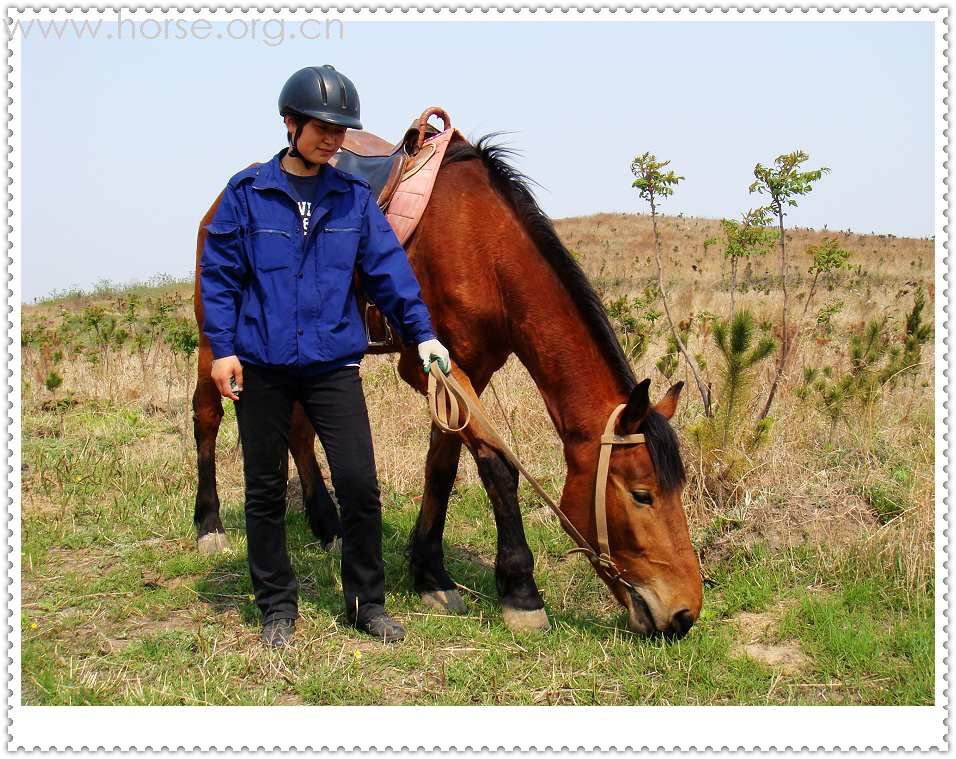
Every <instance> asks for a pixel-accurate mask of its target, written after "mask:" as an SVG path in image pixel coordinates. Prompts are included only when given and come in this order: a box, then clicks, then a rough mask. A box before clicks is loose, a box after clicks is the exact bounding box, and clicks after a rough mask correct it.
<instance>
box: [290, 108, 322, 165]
mask: <svg viewBox="0 0 956 759" xmlns="http://www.w3.org/2000/svg"><path fill="white" fill-rule="evenodd" d="M303 127H305V122H304V121H298V120H297V124H296V128H295V137H290V138H289V145H291V146H292V147H290V148H289V155H290V156H292V157H293V158H298V159H299V160H300V161H302V163H304V164H305V167H306V168H307V169H311V168H312V167H313V166H315V165H316V164H314V163H312V161H310V160H308V159H307V158H306V157H305V156H304V155H302V154H301V153H300V152H299V148H298V147H297V145H298V144H299V137H300V136H301V135H302V129H303Z"/></svg>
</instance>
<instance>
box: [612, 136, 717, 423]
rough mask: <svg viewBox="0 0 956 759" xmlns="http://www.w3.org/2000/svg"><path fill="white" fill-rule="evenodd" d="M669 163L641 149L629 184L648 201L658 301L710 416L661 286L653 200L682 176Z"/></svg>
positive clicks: (704, 393) (665, 194)
mask: <svg viewBox="0 0 956 759" xmlns="http://www.w3.org/2000/svg"><path fill="white" fill-rule="evenodd" d="M669 164H670V161H658V160H657V156H655V155H653V154H652V153H643V154H642V155H639V156H637V157H636V158H635V159H634V160H633V161H631V173H632V174H634V176H635V177H636V179H635V180H634V181H633V182H632V184H631V186H632V187H636V188H637V191H638V192H639V193H640V196H641V198H643V199H644V200H646V201H647V202H648V203H650V205H651V224H652V226H653V228H654V257H655V259H656V260H657V286H658V288H659V289H660V291H661V302H662V303H663V304H664V314H665V315H666V316H667V324H668V325H669V326H670V330H671V335H672V336H673V338H674V340H675V342H676V343H677V347H678V349H679V350H680V352H681V354H682V355H683V356H684V359H685V360H686V361H687V365H688V366H689V367H690V370H691V372H692V373H693V375H694V381H695V382H696V383H697V390H698V391H699V392H700V398H701V401H703V404H704V414H705V415H707V416H710V413H711V412H710V388H709V387H708V386H707V385H705V384H704V380H703V378H702V377H701V372H700V367H699V366H698V365H697V362H696V361H695V360H694V357H693V356H691V355H690V352H689V351H688V350H687V346H686V345H685V344H684V341H683V340H682V339H681V336H680V335H679V334H678V332H677V329H676V327H675V326H674V319H673V317H672V316H671V311H670V306H669V304H668V302H667V290H666V288H665V287H664V267H663V264H662V263H661V237H660V233H659V232H658V229H657V204H658V203H659V202H660V200H661V199H663V198H666V197H668V196H669V195H673V194H674V187H676V186H677V183H678V182H680V181H681V180H682V179H683V178H684V177H680V176H677V174H675V173H674V172H673V171H672V170H671V171H666V172H665V171H664V169H666V167H667V166H668V165H669Z"/></svg>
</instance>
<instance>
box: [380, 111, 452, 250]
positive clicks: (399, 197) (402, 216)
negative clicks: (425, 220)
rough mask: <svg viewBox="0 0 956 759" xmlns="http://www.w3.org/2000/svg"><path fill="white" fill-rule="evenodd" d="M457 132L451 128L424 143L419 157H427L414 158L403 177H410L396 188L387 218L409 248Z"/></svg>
mask: <svg viewBox="0 0 956 759" xmlns="http://www.w3.org/2000/svg"><path fill="white" fill-rule="evenodd" d="M457 131H458V130H457V129H456V128H455V127H450V128H448V129H446V130H445V131H443V132H439V133H438V134H436V135H434V136H432V137H429V138H428V139H427V140H425V141H424V143H423V144H422V149H421V151H420V152H419V155H424V156H425V158H424V159H423V160H422V161H421V162H419V161H416V160H415V159H414V158H413V159H412V160H410V161H409V162H408V164H407V166H406V169H405V173H404V175H403V176H404V177H406V178H404V179H402V181H401V182H400V183H399V185H398V187H396V188H395V193H394V194H393V195H392V199H391V200H390V201H389V203H388V205H387V206H386V207H385V216H386V217H387V218H388V221H389V223H390V224H391V225H392V229H394V230H395V234H396V236H397V237H398V241H399V242H400V243H401V244H402V245H405V243H406V242H407V241H408V239H409V238H410V237H411V236H412V233H413V232H414V231H415V229H416V227H418V223H419V222H420V221H421V220H422V216H423V215H424V213H425V208H426V207H427V206H428V200H429V198H431V196H432V188H434V186H435V178H436V177H437V176H438V169H439V167H440V166H441V161H442V158H443V157H444V155H445V149H446V148H447V147H448V143H449V142H450V141H451V138H452V136H453V135H454V134H455V132H457Z"/></svg>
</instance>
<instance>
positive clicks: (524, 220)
mask: <svg viewBox="0 0 956 759" xmlns="http://www.w3.org/2000/svg"><path fill="white" fill-rule="evenodd" d="M499 134H501V132H493V133H491V134H486V135H484V136H483V137H481V138H480V139H479V140H478V142H477V143H475V144H474V145H471V144H469V143H467V142H464V141H455V142H453V143H452V144H450V145H449V146H448V151H447V152H446V153H445V160H444V161H443V165H444V164H448V163H453V162H455V161H468V160H472V159H477V160H480V161H481V162H482V163H483V164H484V165H485V168H486V169H488V175H489V176H490V177H491V184H492V186H493V187H494V189H495V191H496V192H497V193H498V194H499V195H500V196H501V197H502V198H503V199H504V200H505V201H506V202H507V203H508V205H510V206H511V208H512V210H513V211H514V212H515V214H516V215H517V217H518V220H519V221H520V222H521V224H522V225H523V226H524V228H525V230H526V231H527V232H528V234H529V235H530V237H531V239H532V240H533V241H534V244H535V246H536V247H537V248H538V250H539V251H540V253H541V255H542V256H544V258H545V260H546V261H547V262H548V263H549V264H550V265H551V268H552V269H553V270H554V273H555V274H557V275H558V279H559V280H560V281H561V283H562V284H563V285H564V288H565V289H566V290H567V291H568V295H569V296H571V301H572V302H573V303H574V304H575V305H576V306H577V308H578V311H579V312H580V314H581V318H582V319H583V320H584V323H585V324H586V325H587V327H588V330H589V331H590V333H591V335H592V336H593V337H594V339H595V341H597V344H598V346H599V347H600V348H601V351H602V352H603V353H604V355H605V356H606V357H607V360H608V362H609V363H610V365H611V369H612V370H613V371H614V373H615V374H616V375H617V377H618V379H619V380H620V383H621V386H622V389H623V390H624V392H625V393H629V392H630V391H631V388H633V387H634V385H636V384H637V380H636V379H635V378H634V372H633V370H632V369H631V365H630V364H629V363H628V361H627V357H626V356H625V355H624V351H623V350H622V348H621V344H620V342H618V339H617V335H615V334H614V328H613V327H611V323H610V322H609V321H608V318H607V313H606V312H605V310H604V304H603V303H602V302H601V299H600V297H598V294H597V293H596V292H595V291H594V288H593V287H592V286H591V283H590V282H589V281H588V278H587V275H586V274H585V273H584V271H583V270H582V269H581V267H580V265H579V264H578V262H577V261H575V260H574V257H573V256H572V255H571V253H570V251H569V250H568V249H567V248H566V247H564V244H563V243H562V242H561V239H560V238H559V237H558V234H557V232H555V231H554V225H553V224H552V223H551V219H549V218H548V217H547V215H546V214H545V213H544V211H542V210H541V208H540V207H539V206H538V202H537V201H536V200H535V197H534V194H533V193H532V191H531V188H530V184H531V182H532V181H533V180H531V179H530V178H529V177H527V176H525V175H524V174H522V173H521V172H520V171H518V170H517V169H516V168H514V167H513V166H511V165H510V164H509V163H507V162H506V161H505V160H504V159H505V158H506V157H508V156H512V155H515V151H514V150H512V149H510V148H506V147H504V146H503V145H494V144H491V143H490V142H489V140H491V139H493V138H494V137H497V136H498V135H499Z"/></svg>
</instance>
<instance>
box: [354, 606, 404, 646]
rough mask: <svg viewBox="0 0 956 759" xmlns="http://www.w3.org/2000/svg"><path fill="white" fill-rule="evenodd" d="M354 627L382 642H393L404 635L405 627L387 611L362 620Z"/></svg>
mask: <svg viewBox="0 0 956 759" xmlns="http://www.w3.org/2000/svg"><path fill="white" fill-rule="evenodd" d="M355 627H356V628H357V629H359V630H361V631H362V632H366V633H368V634H369V635H371V636H372V637H374V638H378V639H379V640H381V641H382V642H384V643H395V642H397V641H400V640H401V639H402V638H404V637H405V628H404V627H402V626H401V625H400V624H398V622H396V621H395V620H394V619H392V618H391V617H390V616H389V615H388V612H382V613H381V614H377V615H376V616H374V617H370V618H369V619H366V620H362V621H361V622H358V623H356V625H355Z"/></svg>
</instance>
